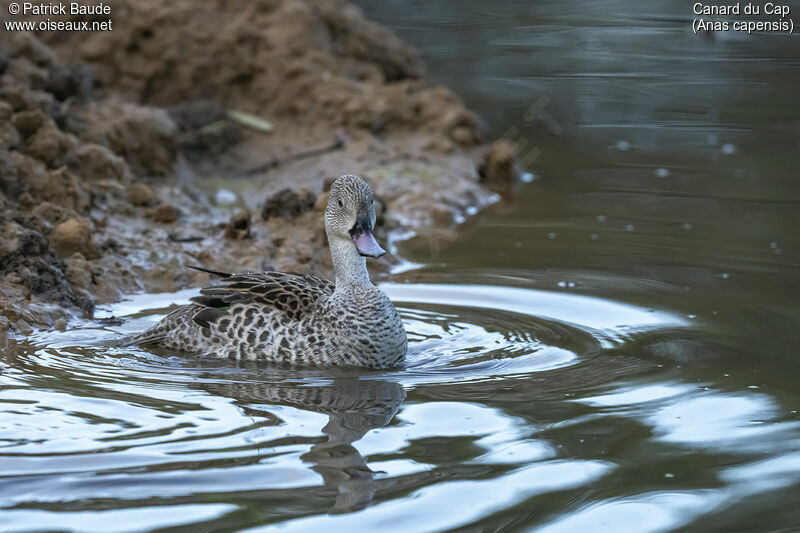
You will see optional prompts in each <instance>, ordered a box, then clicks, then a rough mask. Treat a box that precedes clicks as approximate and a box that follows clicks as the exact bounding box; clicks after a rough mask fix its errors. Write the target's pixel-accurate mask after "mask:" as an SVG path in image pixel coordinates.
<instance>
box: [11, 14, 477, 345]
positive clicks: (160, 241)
mask: <svg viewBox="0 0 800 533" xmlns="http://www.w3.org/2000/svg"><path fill="white" fill-rule="evenodd" d="M3 8H5V5H3ZM51 18H53V19H54V20H58V17H51ZM112 18H113V20H114V29H113V31H110V32H88V33H87V32H52V33H38V34H36V35H34V34H30V33H13V32H5V33H4V34H2V35H0V208H2V216H0V235H1V236H2V243H1V244H0V327H9V326H10V327H15V328H16V329H19V330H25V329H26V328H28V325H34V326H36V325H38V326H47V325H49V324H50V325H51V324H53V323H54V321H55V320H58V319H61V318H64V317H68V316H69V313H71V312H72V310H75V309H82V310H84V311H89V312H90V311H91V309H92V307H93V305H94V302H95V301H97V302H106V301H112V300H115V299H118V298H120V297H121V295H123V294H125V293H130V292H134V291H140V290H146V291H152V292H163V291H172V290H177V289H178V288H182V287H185V286H187V285H197V284H200V283H205V282H207V281H208V277H207V276H206V274H203V273H200V272H196V271H192V270H190V269H186V268H183V266H184V265H186V264H202V265H205V266H207V267H210V268H218V269H225V270H229V269H231V270H260V269H263V268H266V267H267V266H271V267H275V268H278V269H286V270H294V271H303V272H313V273H316V274H321V275H330V274H331V270H330V269H331V264H330V259H329V256H328V253H327V252H326V240H325V234H324V231H323V228H322V222H321V219H322V217H321V210H322V209H324V203H325V199H326V193H324V192H323V190H324V183H325V182H326V180H327V181H329V180H330V178H331V177H332V176H336V175H339V174H344V173H357V174H361V175H363V176H364V177H365V178H367V179H368V180H369V181H370V182H371V183H372V185H373V188H374V189H375V193H376V197H377V198H378V200H379V204H380V206H381V209H380V211H381V217H380V227H379V228H378V229H377V233H378V235H379V237H383V238H386V237H387V235H388V234H389V233H390V232H398V234H399V233H403V234H410V233H411V232H414V231H417V230H419V229H420V228H425V231H426V234H432V233H433V232H434V231H436V230H435V229H434V228H444V229H445V230H447V228H451V227H452V226H454V225H455V224H457V223H458V222H460V221H462V220H463V219H464V218H465V217H466V216H468V215H470V214H472V213H474V212H475V208H476V207H478V208H479V207H481V206H483V205H486V204H487V203H488V202H490V201H492V198H493V197H492V196H491V194H490V193H489V192H488V191H486V190H485V189H483V188H481V187H480V186H479V185H478V183H477V176H476V174H475V170H474V169H475V159H476V157H475V154H473V153H471V152H469V151H467V150H466V149H465V148H466V147H469V146H472V145H474V144H475V143H477V142H478V140H479V137H480V136H479V128H478V120H477V118H476V117H475V116H474V115H473V114H472V113H471V112H469V111H468V110H467V109H465V108H464V106H463V105H462V104H461V102H460V100H459V99H458V98H457V97H456V96H455V95H454V94H453V93H452V92H450V91H449V90H447V89H444V88H441V87H431V86H429V85H428V84H426V83H425V81H424V80H423V79H422V76H423V73H424V68H423V65H422V63H421V61H420V60H419V58H418V57H417V56H416V54H415V53H414V51H413V50H412V49H411V48H409V47H408V46H407V45H405V44H403V43H402V42H400V41H398V40H397V39H396V38H395V37H394V36H393V35H391V34H390V33H389V32H388V31H387V30H385V29H383V28H381V27H380V26H377V25H375V24H373V23H371V22H369V21H367V20H365V19H364V18H363V17H362V16H361V14H360V13H359V11H358V10H357V9H356V8H354V7H352V6H350V5H348V4H346V3H345V2H343V1H340V0H320V1H310V0H309V1H306V0H258V1H250V0H231V1H230V2H226V3H225V4H224V7H223V6H222V5H221V4H220V3H218V2H195V1H193V0H175V1H172V2H159V1H155V0H137V1H132V0H131V1H117V2H113V3H112ZM241 111H244V112H250V113H251V115H243V114H242V113H241ZM256 115H257V116H256ZM265 118H266V119H268V120H265ZM331 139H333V140H334V142H333V144H331ZM320 147H321V148H320ZM295 196H297V201H295V202H294V203H293V204H291V205H289V204H287V201H286V198H288V197H291V198H294V197H295ZM215 198H217V199H218V198H224V199H226V201H225V203H224V205H223V204H222V203H220V204H219V205H215V204H214V201H213V199H215ZM290 203H291V202H290ZM295 204H297V205H296V206H295ZM286 209H288V210H289V211H290V212H288V214H287V213H284V212H283V211H284V210H286ZM248 213H266V215H264V216H263V217H254V218H252V219H251V218H250V217H249V215H248ZM232 215H233V218H232ZM237 217H238V218H237ZM226 236H227V238H226ZM392 261H397V258H396V257H395V258H393V257H392V256H391V255H390V256H387V258H385V259H384V260H382V262H380V263H378V264H377V265H378V267H379V268H382V269H384V270H385V269H388V268H389V267H390V266H391V264H392ZM0 338H3V336H2V335H0Z"/></svg>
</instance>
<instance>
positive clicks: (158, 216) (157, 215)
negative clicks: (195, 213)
mask: <svg viewBox="0 0 800 533" xmlns="http://www.w3.org/2000/svg"><path fill="white" fill-rule="evenodd" d="M179 215H180V211H178V208H177V207H175V206H174V205H171V204H159V205H157V206H155V207H154V208H153V209H151V210H150V216H151V217H152V218H153V220H155V221H156V222H163V223H165V224H169V223H171V222H175V221H176V220H178V216H179Z"/></svg>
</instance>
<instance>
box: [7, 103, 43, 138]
mask: <svg viewBox="0 0 800 533" xmlns="http://www.w3.org/2000/svg"><path fill="white" fill-rule="evenodd" d="M45 120H47V115H45V114H44V112H43V111H42V110H41V109H31V110H29V111H20V112H19V113H15V114H14V116H13V117H12V118H11V122H12V123H13V124H14V127H15V128H17V131H19V133H20V135H22V136H23V137H25V138H26V139H27V138H28V137H30V136H31V135H33V134H34V133H36V130H38V129H39V128H40V127H41V126H42V124H44V122H45Z"/></svg>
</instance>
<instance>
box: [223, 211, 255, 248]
mask: <svg viewBox="0 0 800 533" xmlns="http://www.w3.org/2000/svg"><path fill="white" fill-rule="evenodd" d="M248 237H250V211H239V212H238V213H236V214H235V215H233V216H232V217H231V219H230V220H229V221H228V224H227V225H226V226H225V238H226V239H234V240H237V241H238V240H242V239H247V238H248Z"/></svg>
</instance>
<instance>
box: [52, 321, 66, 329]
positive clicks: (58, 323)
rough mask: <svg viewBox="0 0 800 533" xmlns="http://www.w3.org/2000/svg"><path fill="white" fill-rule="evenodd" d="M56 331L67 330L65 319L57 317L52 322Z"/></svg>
mask: <svg viewBox="0 0 800 533" xmlns="http://www.w3.org/2000/svg"><path fill="white" fill-rule="evenodd" d="M53 325H54V326H55V328H56V329H57V330H58V331H66V330H67V321H66V320H64V319H63V318H59V319H57V320H56V321H55V323H54V324H53Z"/></svg>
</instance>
